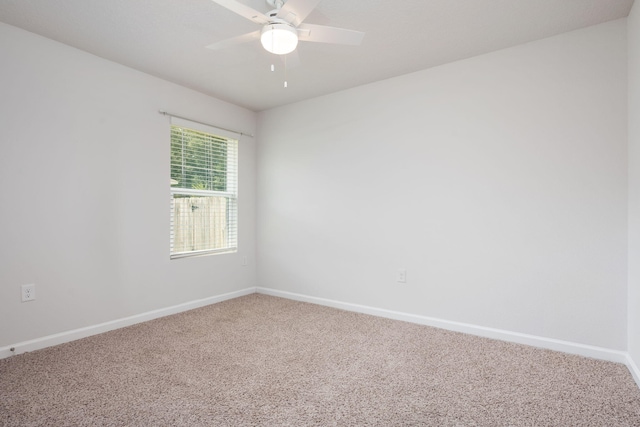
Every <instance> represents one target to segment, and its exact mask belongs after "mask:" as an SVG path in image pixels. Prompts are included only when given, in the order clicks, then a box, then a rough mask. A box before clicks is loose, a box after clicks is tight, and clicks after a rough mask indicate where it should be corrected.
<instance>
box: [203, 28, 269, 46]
mask: <svg viewBox="0 0 640 427" xmlns="http://www.w3.org/2000/svg"><path fill="white" fill-rule="evenodd" d="M260 31H261V30H258V31H254V32H252V33H247V34H243V35H241V36H237V37H232V38H230V39H226V40H222V41H219V42H216V43H212V44H210V45H208V46H206V48H207V49H211V50H220V49H224V48H227V47H229V46H235V45H238V44H242V43H248V42H250V41H253V40H258V39H259V38H260Z"/></svg>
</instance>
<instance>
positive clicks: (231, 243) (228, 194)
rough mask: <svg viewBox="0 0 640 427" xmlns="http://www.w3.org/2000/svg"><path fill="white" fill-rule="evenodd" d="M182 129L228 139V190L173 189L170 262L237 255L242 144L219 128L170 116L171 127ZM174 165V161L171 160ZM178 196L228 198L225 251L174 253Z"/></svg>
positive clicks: (171, 191) (171, 192) (207, 250)
mask: <svg viewBox="0 0 640 427" xmlns="http://www.w3.org/2000/svg"><path fill="white" fill-rule="evenodd" d="M174 126H176V127H182V128H186V129H191V130H194V131H197V132H203V133H207V134H210V135H213V136H215V137H217V138H222V139H226V140H227V144H228V145H227V165H228V166H227V168H226V170H227V180H226V183H227V191H213V190H198V189H190V188H180V187H174V186H172V185H170V186H169V188H170V195H171V206H170V236H169V239H170V240H169V256H170V259H179V258H187V257H194V256H202V255H214V254H225V253H234V252H237V251H238V150H239V141H238V139H237V137H236V136H235V135H233V134H232V133H230V132H228V131H225V130H222V129H218V128H215V127H212V126H207V125H205V124H202V123H197V122H192V121H189V120H185V119H181V118H177V117H171V128H170V135H171V132H172V128H173V127H174ZM169 145H171V138H169ZM170 163H171V159H170ZM176 195H182V196H195V197H224V198H225V199H227V203H228V204H227V206H228V209H227V221H226V229H227V230H226V232H227V242H228V245H227V246H226V247H224V248H215V249H203V250H189V251H182V252H174V237H175V235H174V232H175V228H174V197H175V196H176Z"/></svg>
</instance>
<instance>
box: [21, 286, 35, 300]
mask: <svg viewBox="0 0 640 427" xmlns="http://www.w3.org/2000/svg"><path fill="white" fill-rule="evenodd" d="M21 291H22V302H26V301H33V300H34V299H36V285H34V284H29V285H22V286H21Z"/></svg>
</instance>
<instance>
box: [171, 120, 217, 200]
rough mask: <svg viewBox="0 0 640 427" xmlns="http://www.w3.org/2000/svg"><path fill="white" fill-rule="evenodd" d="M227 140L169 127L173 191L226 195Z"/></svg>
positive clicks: (190, 130)
mask: <svg viewBox="0 0 640 427" xmlns="http://www.w3.org/2000/svg"><path fill="white" fill-rule="evenodd" d="M227 151H228V147H227V140H226V139H223V138H219V137H216V136H214V135H211V134H207V133H204V132H199V131H196V130H192V129H186V128H184V127H178V126H172V127H171V179H172V180H173V181H172V187H175V188H186V189H192V190H208V191H227Z"/></svg>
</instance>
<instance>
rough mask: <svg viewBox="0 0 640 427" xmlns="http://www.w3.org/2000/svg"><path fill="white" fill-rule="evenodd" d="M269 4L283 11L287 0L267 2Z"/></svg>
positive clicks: (268, 0)
mask: <svg viewBox="0 0 640 427" xmlns="http://www.w3.org/2000/svg"><path fill="white" fill-rule="evenodd" d="M266 1H267V4H268V5H269V6H271V7H273V8H275V9H278V10H279V9H281V8H282V6H284V4H285V3H286V0H266Z"/></svg>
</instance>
